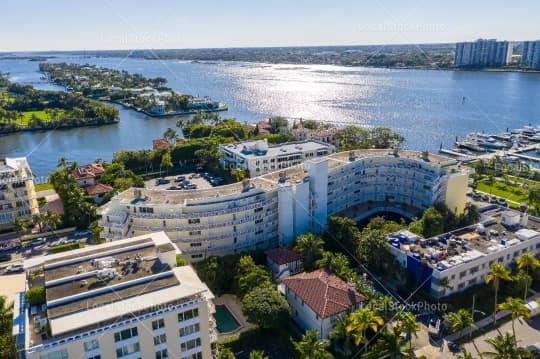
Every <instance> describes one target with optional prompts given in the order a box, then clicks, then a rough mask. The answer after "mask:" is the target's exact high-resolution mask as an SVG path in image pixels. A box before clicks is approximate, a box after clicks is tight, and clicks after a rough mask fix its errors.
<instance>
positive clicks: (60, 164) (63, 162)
mask: <svg viewBox="0 0 540 359" xmlns="http://www.w3.org/2000/svg"><path fill="white" fill-rule="evenodd" d="M68 164H69V161H68V160H67V158H65V157H60V159H59V160H58V163H57V164H56V167H58V168H66V167H67V166H68Z"/></svg>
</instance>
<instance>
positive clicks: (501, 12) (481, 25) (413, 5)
mask: <svg viewBox="0 0 540 359" xmlns="http://www.w3.org/2000/svg"><path fill="white" fill-rule="evenodd" d="M439 4H440V3H438V2H425V1H421V0H411V1H407V2H403V1H398V0H379V1H374V2H369V3H365V2H360V1H353V0H336V1H333V2H332V3H331V4H329V3H328V2H326V1H323V0H312V1H307V0H297V1H284V0H275V1H272V2H264V3H260V2H253V1H247V0H237V1H234V2H233V1H217V0H207V1H205V2H191V1H189V2H188V1H166V0H156V1H153V2H136V1H128V0H117V1H112V0H96V1H93V2H91V3H88V2H84V3H83V2H76V1H68V0H56V1H54V2H44V1H37V0H21V1H17V2H13V1H9V2H6V3H3V4H2V12H1V14H0V34H1V37H2V41H1V42H0V51H2V52H10V51H55V50H116V49H120V50H124V49H125V50H130V49H149V48H152V49H171V48H225V47H266V46H268V47H272V46H324V45H385V44H416V43H453V42H459V41H473V40H475V39H478V38H497V39H501V40H510V41H522V40H535V39H538V38H540V31H539V29H538V26H537V16H538V14H539V13H540V3H538V2H535V1H532V0H516V1H513V2H511V3H510V2H508V1H502V0H494V1H487V0H481V1H474V2H471V1H466V0H456V1H454V2H453V3H452V4H451V6H450V5H449V6H447V7H442V6H440V5H439Z"/></svg>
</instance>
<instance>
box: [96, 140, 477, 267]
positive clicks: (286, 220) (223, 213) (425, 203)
mask: <svg viewBox="0 0 540 359" xmlns="http://www.w3.org/2000/svg"><path fill="white" fill-rule="evenodd" d="M467 180H468V174H467V172H466V171H465V170H462V169H460V168H459V166H457V162H456V161H455V160H453V159H450V158H447V157H443V156H439V155H434V154H431V153H427V152H414V151H406V150H359V151H352V152H341V153H335V154H331V155H329V156H326V157H320V158H314V159H311V160H308V161H306V162H304V163H303V164H300V165H296V166H293V167H289V168H287V169H286V170H281V171H278V172H272V173H268V174H266V175H263V176H259V177H255V178H251V179H249V180H246V181H244V182H242V183H235V184H231V185H226V186H221V187H215V188H213V189H208V190H186V191H167V190H149V189H138V188H131V189H128V190H126V191H124V192H122V193H119V194H118V195H116V196H115V197H114V198H113V199H112V200H111V202H109V203H107V204H106V205H104V206H102V207H101V208H100V211H99V212H100V214H101V216H102V218H101V221H100V224H101V225H102V226H103V227H104V230H103V232H102V237H104V238H106V239H109V240H114V239H121V238H126V237H131V236H137V235H142V234H147V233H152V232H156V231H165V232H166V233H167V235H168V236H169V237H170V238H171V240H173V241H174V242H175V243H176V244H177V245H178V247H179V248H180V250H181V251H182V252H183V253H184V254H185V256H186V257H187V259H189V260H192V261H196V260H199V259H203V258H204V257H206V256H207V255H223V254H228V253H236V252H241V251H244V250H251V249H267V248H272V247H277V246H280V245H286V244H288V243H290V242H292V241H293V239H294V238H295V237H296V236H297V235H299V234H302V233H305V232H307V231H313V232H319V231H321V230H322V229H323V228H324V227H325V225H326V220H327V217H328V216H331V215H342V216H347V217H350V218H353V219H355V220H360V219H363V218H366V217H368V216H370V215H372V214H374V213H377V212H381V211H391V212H395V213H399V214H401V215H404V216H412V215H414V214H417V213H418V212H420V211H422V210H424V209H426V208H428V207H429V206H431V205H433V204H434V203H436V202H443V203H445V204H446V205H447V206H448V207H449V208H450V209H452V210H455V211H456V212H458V213H460V212H462V211H463V209H464V208H465V203H466V190H467Z"/></svg>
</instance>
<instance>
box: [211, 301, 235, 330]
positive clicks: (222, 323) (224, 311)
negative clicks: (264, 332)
mask: <svg viewBox="0 0 540 359" xmlns="http://www.w3.org/2000/svg"><path fill="white" fill-rule="evenodd" d="M214 318H215V319H216V324H217V329H218V331H219V332H220V333H228V332H232V331H233V330H236V329H238V328H239V327H240V324H239V323H238V322H237V321H236V319H235V318H234V317H233V315H232V314H231V312H230V311H229V309H228V308H227V306H226V305H216V313H214Z"/></svg>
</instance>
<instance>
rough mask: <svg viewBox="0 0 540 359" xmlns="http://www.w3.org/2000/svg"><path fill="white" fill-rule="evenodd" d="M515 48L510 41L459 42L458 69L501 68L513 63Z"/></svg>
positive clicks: (455, 59)
mask: <svg viewBox="0 0 540 359" xmlns="http://www.w3.org/2000/svg"><path fill="white" fill-rule="evenodd" d="M512 51H513V46H512V43H511V42H509V41H497V40H495V39H487V40H486V39H478V40H476V41H475V42H458V43H456V51H455V57H454V65H455V66H456V67H501V66H504V65H507V64H509V63H510V62H511V61H512Z"/></svg>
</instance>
